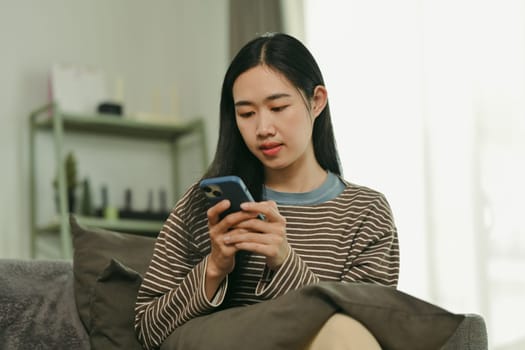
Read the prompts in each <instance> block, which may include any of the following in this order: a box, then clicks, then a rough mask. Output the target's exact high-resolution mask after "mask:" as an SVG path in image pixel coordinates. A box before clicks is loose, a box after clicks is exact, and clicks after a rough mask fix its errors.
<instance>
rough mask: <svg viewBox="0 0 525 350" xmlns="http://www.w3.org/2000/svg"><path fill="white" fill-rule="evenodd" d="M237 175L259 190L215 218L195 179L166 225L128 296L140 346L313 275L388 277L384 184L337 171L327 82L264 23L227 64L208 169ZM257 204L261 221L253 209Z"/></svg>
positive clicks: (395, 258)
mask: <svg viewBox="0 0 525 350" xmlns="http://www.w3.org/2000/svg"><path fill="white" fill-rule="evenodd" d="M222 175H237V176H239V177H241V178H242V179H243V180H244V182H245V183H246V184H247V186H248V188H249V190H250V192H251V193H252V195H253V196H254V198H255V200H256V201H255V202H253V203H244V204H243V206H242V209H243V210H242V211H241V212H237V213H233V214H229V215H227V216H226V217H225V218H224V219H222V220H220V219H219V215H220V213H222V212H223V211H225V210H226V209H227V208H228V207H229V205H230V203H229V202H228V201H227V200H225V201H222V202H220V203H218V204H216V205H215V206H213V207H211V208H209V209H208V208H207V207H206V198H205V196H204V195H203V193H201V190H200V189H199V187H198V184H195V185H193V186H192V187H191V188H190V189H189V190H188V191H187V192H186V193H185V195H184V196H183V198H182V199H181V200H180V201H179V202H178V203H177V205H176V207H175V209H174V210H173V211H172V213H171V214H170V216H169V218H168V220H167V221H166V223H165V224H164V226H163V228H162V230H161V232H160V234H159V237H158V239H157V243H156V246H155V251H154V256H153V258H152V261H151V264H150V267H149V269H148V272H147V273H146V274H145V277H144V281H143V283H142V286H141V288H140V291H139V294H138V298H137V304H136V322H135V327H136V330H137V333H138V337H139V339H140V340H141V341H142V342H143V344H144V345H145V346H146V347H147V348H154V347H157V346H159V345H160V344H161V343H162V342H163V341H164V339H166V337H168V335H170V334H171V333H172V332H173V331H174V330H175V329H176V328H177V327H180V326H182V325H184V323H186V322H187V321H189V320H191V319H193V318H195V317H197V316H201V315H205V314H208V313H212V312H214V311H217V310H220V309H224V308H227V307H231V306H240V305H248V304H253V303H258V302H261V301H264V300H268V299H273V298H277V297H279V296H281V295H283V294H285V293H287V292H289V291H292V290H295V289H298V288H301V287H303V286H306V285H309V284H314V283H317V282H319V281H343V282H355V281H360V282H366V283H376V284H383V285H387V286H392V287H395V286H396V285H397V280H398V272H399V271H398V270H399V254H398V253H399V252H398V240H397V233H396V228H395V225H394V222H393V219H392V215H391V212H390V208H389V205H388V203H387V201H386V200H385V198H384V197H383V195H381V194H380V193H378V192H376V191H374V190H371V189H369V188H366V187H362V186H357V185H354V184H351V183H349V182H347V181H345V180H344V179H342V178H341V171H340V167H339V163H338V156H337V151H336V146H335V141H334V135H333V130H332V124H331V120H330V111H329V108H328V98H327V90H326V88H325V85H324V82H323V78H322V75H321V72H320V70H319V67H318V66H317V63H316V62H315V60H314V58H313V57H312V55H311V54H310V52H309V51H308V50H307V49H306V48H305V47H304V45H303V44H301V43H300V42H299V41H298V40H296V39H295V38H293V37H291V36H288V35H285V34H267V35H263V36H261V37H258V38H255V39H254V40H252V41H251V42H249V43H248V44H246V46H244V47H243V48H242V49H241V50H240V51H239V53H238V54H237V55H236V57H235V58H234V59H233V61H232V62H231V64H230V67H229V69H228V71H227V72H226V75H225V78H224V82H223V86H222V96H221V105H220V131H219V141H218V145H217V150H216V154H215V158H214V160H213V162H212V164H211V166H210V168H209V170H208V171H207V173H206V174H205V176H204V177H205V178H206V177H212V176H222ZM259 213H262V214H263V215H264V217H265V220H259V219H258V218H257V214H259Z"/></svg>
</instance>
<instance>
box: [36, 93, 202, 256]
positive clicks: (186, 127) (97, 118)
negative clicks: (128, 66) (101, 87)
mask: <svg viewBox="0 0 525 350" xmlns="http://www.w3.org/2000/svg"><path fill="white" fill-rule="evenodd" d="M29 124H30V125H29V130H30V131H29V162H30V164H29V171H30V176H29V181H30V184H29V189H30V191H29V192H30V212H31V213H30V226H31V237H30V242H31V247H30V249H31V256H32V257H33V258H35V257H36V253H37V239H38V235H39V234H40V233H49V232H58V234H59V235H60V242H61V247H60V251H61V255H62V257H63V258H65V259H70V258H71V257H72V243H71V230H70V226H69V213H68V208H69V205H68V198H67V189H66V171H65V167H64V162H63V159H64V134H65V133H84V134H85V133H87V134H92V135H105V136H109V137H113V136H117V137H127V138H131V139H137V140H138V139H143V140H157V141H159V140H160V141H165V142H169V143H170V145H171V147H170V148H171V162H172V172H173V174H172V186H173V191H174V198H179V197H180V195H181V194H182V192H181V188H180V175H181V174H180V171H179V169H180V168H181V167H180V166H179V145H178V140H179V139H180V138H181V137H183V136H186V135H191V134H195V135H197V136H198V137H199V146H200V148H201V159H202V169H205V168H206V167H207V166H208V153H207V149H208V148H207V143H206V132H205V127H204V120H202V119H200V118H197V119H192V120H190V121H186V122H179V123H169V124H168V123H150V122H145V121H138V120H132V119H129V118H126V117H113V116H103V115H96V114H95V115H77V114H71V113H66V112H62V111H61V110H60V109H59V106H58V105H57V104H56V103H50V104H47V105H45V106H43V107H41V108H38V109H36V110H35V111H33V112H32V113H31V114H30V115H29ZM38 131H43V132H48V133H49V132H51V133H52V137H53V140H54V153H55V164H56V174H57V185H58V187H57V190H58V215H57V216H56V217H54V218H50V219H49V220H48V223H47V224H45V225H41V226H38V225H37V209H38V208H37V195H38V194H37V191H36V164H35V163H36V157H37V150H36V142H35V138H36V134H37V132H38ZM77 220H78V222H79V223H80V224H82V225H85V226H91V227H98V228H104V229H108V230H116V231H125V232H130V233H136V234H147V235H151V232H157V233H158V232H159V230H160V228H161V227H162V222H160V221H145V220H133V219H117V220H106V219H103V218H97V217H85V216H84V217H83V216H78V217H77Z"/></svg>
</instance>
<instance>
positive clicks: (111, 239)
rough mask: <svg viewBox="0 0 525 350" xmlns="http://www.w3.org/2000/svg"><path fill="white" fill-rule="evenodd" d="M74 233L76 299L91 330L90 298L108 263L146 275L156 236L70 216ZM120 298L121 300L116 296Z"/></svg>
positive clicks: (81, 316)
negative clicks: (96, 225)
mask: <svg viewBox="0 0 525 350" xmlns="http://www.w3.org/2000/svg"><path fill="white" fill-rule="evenodd" d="M70 224H71V233H72V235H73V275H74V290H75V301H76V305H77V309H78V313H79V315H80V319H81V320H82V323H83V324H84V327H86V330H87V332H88V333H91V326H92V320H91V315H90V301H91V299H92V295H93V291H94V288H95V284H96V283H97V278H98V277H99V276H100V275H101V274H102V272H103V271H104V269H105V268H106V267H107V266H108V264H109V263H110V261H111V259H116V260H118V261H119V262H121V263H122V264H123V265H125V266H128V267H129V268H131V269H133V270H135V271H136V272H138V273H139V274H141V275H142V274H144V273H145V272H146V269H147V268H148V265H149V263H150V260H151V257H152V255H153V246H154V244H155V239H154V238H152V237H145V236H138V235H133V234H126V233H120V232H112V231H108V230H102V229H91V228H85V227H82V226H80V225H79V224H78V223H77V221H76V219H75V217H74V216H73V215H71V216H70ZM117 300H118V299H117Z"/></svg>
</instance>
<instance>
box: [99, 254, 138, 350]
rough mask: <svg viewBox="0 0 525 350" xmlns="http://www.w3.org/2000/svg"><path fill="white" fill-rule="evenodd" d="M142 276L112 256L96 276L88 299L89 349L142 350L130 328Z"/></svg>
mask: <svg viewBox="0 0 525 350" xmlns="http://www.w3.org/2000/svg"><path fill="white" fill-rule="evenodd" d="M141 283H142V277H141V276H140V275H139V274H138V273H137V272H136V271H134V270H133V269H130V268H128V267H126V266H124V265H123V264H122V263H120V262H119V261H117V260H114V259H111V261H110V263H109V265H108V266H107V267H106V269H104V271H103V272H102V274H101V275H100V276H99V278H98V279H97V283H96V284H95V288H94V291H93V294H92V298H91V307H90V314H91V333H90V334H89V341H90V344H91V349H93V350H97V349H101V350H109V349H126V350H133V349H137V350H141V349H142V346H141V345H140V343H139V341H138V339H137V337H136V334H135V331H134V327H133V323H134V319H135V311H134V308H135V300H136V298H137V293H138V290H139V287H140V284H141Z"/></svg>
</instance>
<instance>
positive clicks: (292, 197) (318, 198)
mask: <svg viewBox="0 0 525 350" xmlns="http://www.w3.org/2000/svg"><path fill="white" fill-rule="evenodd" d="M327 173H328V176H327V177H326V180H325V181H324V182H323V183H322V184H321V186H319V187H318V188H316V189H314V190H312V191H308V192H301V193H291V192H279V191H274V190H272V189H270V188H268V187H266V186H264V198H265V199H267V200H273V201H275V202H277V204H281V205H315V204H320V203H324V202H326V201H329V200H331V199H334V198H336V197H337V196H338V195H340V194H341V192H343V191H344V189H345V187H346V185H345V183H344V182H343V181H342V180H341V179H340V178H339V177H338V176H337V175H335V174H334V173H332V172H330V171H328V172H327Z"/></svg>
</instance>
